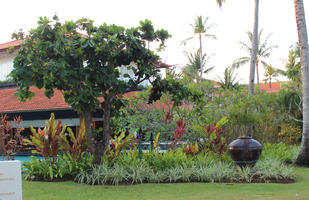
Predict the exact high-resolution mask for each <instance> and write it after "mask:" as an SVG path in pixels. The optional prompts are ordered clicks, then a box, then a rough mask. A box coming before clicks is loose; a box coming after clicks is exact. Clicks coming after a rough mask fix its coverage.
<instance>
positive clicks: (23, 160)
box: [0, 156, 39, 162]
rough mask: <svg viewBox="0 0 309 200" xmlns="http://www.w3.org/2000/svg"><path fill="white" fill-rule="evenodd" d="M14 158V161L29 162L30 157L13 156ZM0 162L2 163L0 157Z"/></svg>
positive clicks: (0, 157)
mask: <svg viewBox="0 0 309 200" xmlns="http://www.w3.org/2000/svg"><path fill="white" fill-rule="evenodd" d="M36 157H37V158H39V157H38V156H36ZM11 158H12V157H11ZM14 158H15V160H19V161H21V162H25V161H30V156H14ZM4 160H6V157H5V159H4ZM0 161H3V157H2V156H0Z"/></svg>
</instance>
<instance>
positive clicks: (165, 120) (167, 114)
mask: <svg viewBox="0 0 309 200" xmlns="http://www.w3.org/2000/svg"><path fill="white" fill-rule="evenodd" d="M172 119H173V114H172V113H171V112H167V113H166V115H165V119H164V122H165V124H168V123H169V122H170V120H172Z"/></svg>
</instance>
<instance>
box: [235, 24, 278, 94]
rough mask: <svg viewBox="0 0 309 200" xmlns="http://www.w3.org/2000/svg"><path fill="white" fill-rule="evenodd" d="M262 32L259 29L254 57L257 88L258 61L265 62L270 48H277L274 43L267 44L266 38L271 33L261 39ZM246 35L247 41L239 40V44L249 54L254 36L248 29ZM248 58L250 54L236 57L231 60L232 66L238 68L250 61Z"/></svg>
mask: <svg viewBox="0 0 309 200" xmlns="http://www.w3.org/2000/svg"><path fill="white" fill-rule="evenodd" d="M262 33H263V29H261V30H260V31H259V34H258V38H257V50H256V51H257V52H256V59H255V68H256V76H257V87H258V88H259V70H258V69H259V63H267V62H266V61H265V60H264V59H265V58H268V57H269V56H270V54H271V52H272V50H273V49H275V48H277V46H276V45H270V46H268V40H269V38H270V36H271V34H269V35H267V37H266V38H265V39H264V40H262ZM247 35H248V38H249V43H245V42H240V45H241V48H243V49H245V50H246V51H247V52H248V53H249V55H250V54H252V51H253V46H252V42H253V37H254V36H253V34H252V32H250V31H248V32H247ZM250 59H251V58H250V56H244V57H241V58H238V59H236V60H235V61H233V64H232V66H233V67H236V68H238V67H240V66H242V65H244V64H246V63H248V62H249V61H250ZM254 72H255V71H254ZM250 73H251V69H250ZM253 75H254V74H253ZM253 79H254V78H253ZM250 80H251V78H250ZM249 84H250V83H249Z"/></svg>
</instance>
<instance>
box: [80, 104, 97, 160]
mask: <svg viewBox="0 0 309 200" xmlns="http://www.w3.org/2000/svg"><path fill="white" fill-rule="evenodd" d="M81 118H83V119H84V121H85V129H86V134H85V135H86V143H87V147H88V150H89V151H90V152H91V153H92V154H93V153H94V150H95V145H94V138H93V135H92V127H91V123H92V112H91V109H90V107H87V108H85V109H84V110H83V111H82V115H81Z"/></svg>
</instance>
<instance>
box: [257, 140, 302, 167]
mask: <svg viewBox="0 0 309 200" xmlns="http://www.w3.org/2000/svg"><path fill="white" fill-rule="evenodd" d="M298 152H299V146H297V145H286V144H284V143H277V144H270V143H265V144H264V145H263V151H262V154H261V157H260V160H264V159H267V158H274V159H277V160H279V161H280V162H283V163H293V162H294V161H295V159H296V157H297V155H298Z"/></svg>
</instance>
